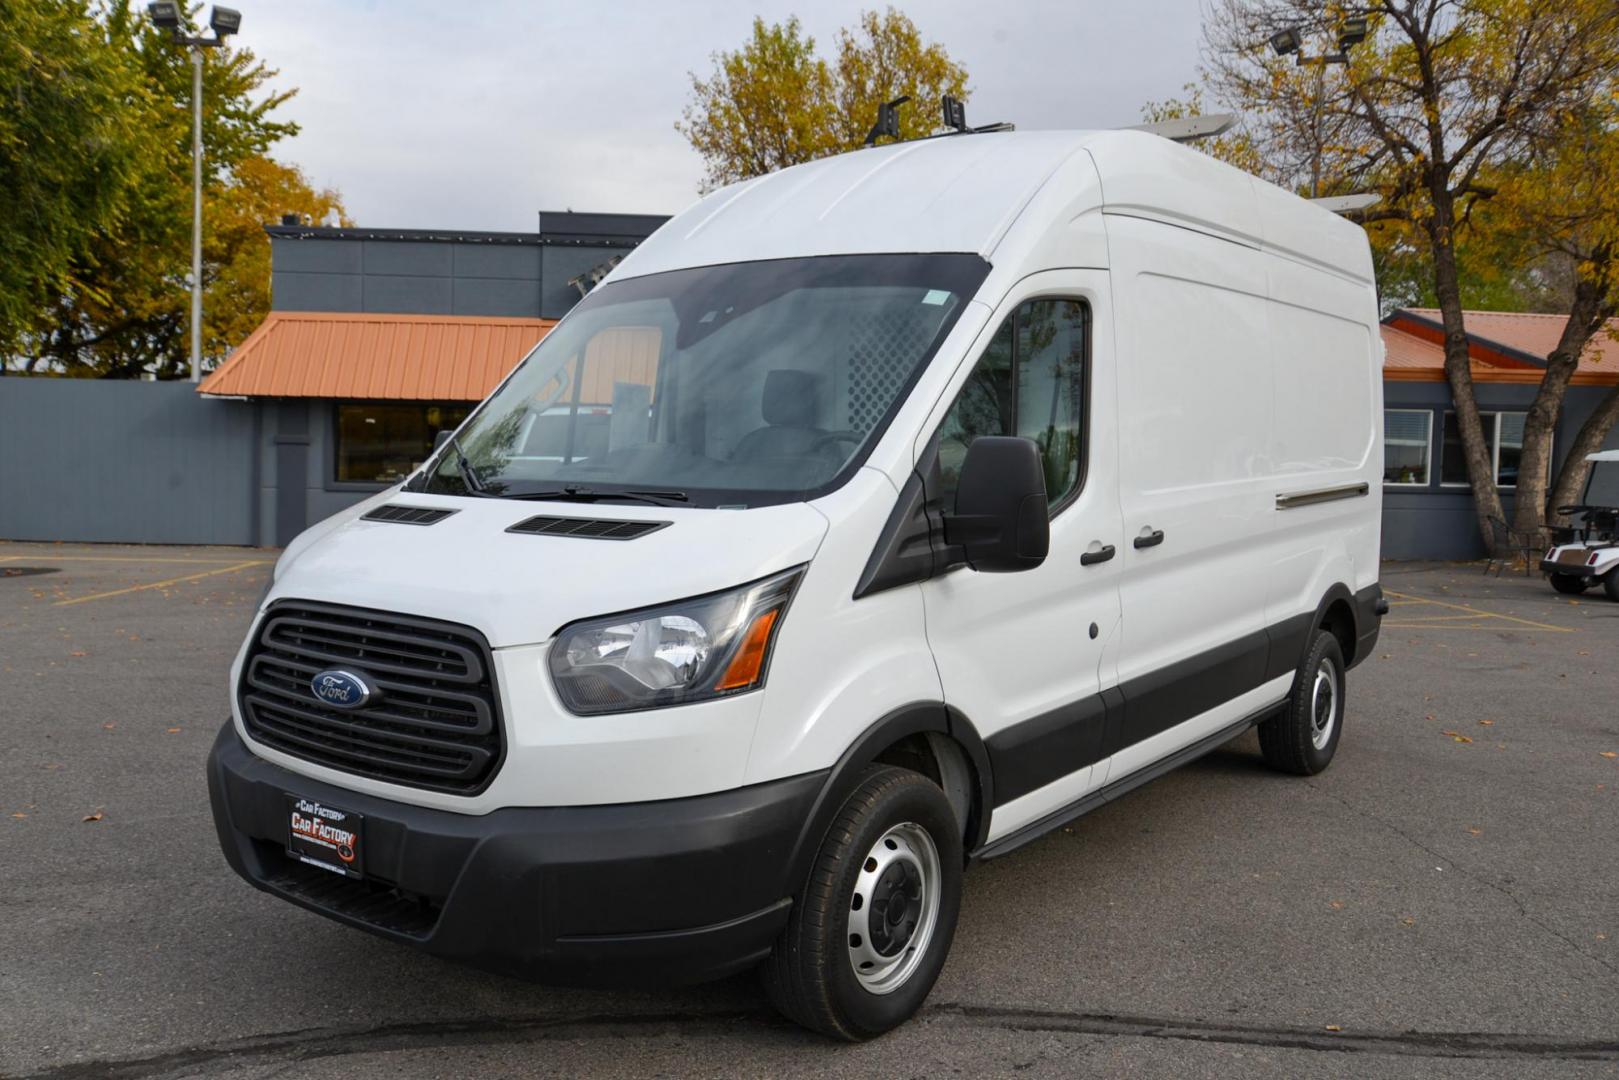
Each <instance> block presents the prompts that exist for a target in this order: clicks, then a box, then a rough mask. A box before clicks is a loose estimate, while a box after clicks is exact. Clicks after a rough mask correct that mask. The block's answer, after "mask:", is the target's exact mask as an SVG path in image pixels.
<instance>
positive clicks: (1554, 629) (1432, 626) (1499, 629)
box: [1383, 622, 1574, 634]
mask: <svg viewBox="0 0 1619 1080" xmlns="http://www.w3.org/2000/svg"><path fill="white" fill-rule="evenodd" d="M1383 628H1384V629H1385V630H1488V631H1490V632H1491V633H1494V634H1504V633H1506V632H1507V627H1504V626H1477V625H1466V624H1463V625H1457V624H1456V623H1423V622H1415V623H1412V622H1385V623H1384V624H1383ZM1511 630H1512V633H1514V634H1572V633H1573V632H1574V630H1573V629H1572V628H1571V627H1567V626H1521V627H1520V626H1514V627H1512V628H1511Z"/></svg>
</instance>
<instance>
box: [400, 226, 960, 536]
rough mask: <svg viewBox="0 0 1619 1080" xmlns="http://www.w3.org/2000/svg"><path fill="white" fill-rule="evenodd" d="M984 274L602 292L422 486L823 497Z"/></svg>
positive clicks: (717, 269)
mask: <svg viewBox="0 0 1619 1080" xmlns="http://www.w3.org/2000/svg"><path fill="white" fill-rule="evenodd" d="M988 272H989V264H988V263H987V262H985V261H984V260H983V259H981V258H979V257H978V256H976V255H956V254H944V255H839V256H820V257H815V258H803V259H781V260H770V261H761V262H751V263H733V264H728V265H723V266H709V267H699V268H695V269H688V270H675V271H670V272H667V273H662V274H652V275H648V276H646V277H639V278H630V279H627V280H625V281H621V282H614V283H610V284H607V285H604V286H602V287H601V288H599V289H597V290H595V291H594V292H592V293H591V294H590V295H589V296H588V297H586V298H585V299H584V300H583V301H581V302H580V304H579V305H578V307H576V308H575V309H574V310H573V311H572V312H571V313H569V315H568V317H567V318H566V319H565V320H563V322H562V323H561V324H559V325H558V326H557V327H556V329H554V330H553V331H551V333H550V334H549V335H547V336H546V337H545V339H544V340H542V341H541V342H540V344H539V345H538V346H536V347H535V349H534V351H533V352H531V353H530V354H529V355H528V357H527V358H526V359H525V360H524V361H523V362H522V364H520V365H519V366H518V368H517V370H516V372H515V373H513V375H512V376H511V378H510V379H508V380H507V381H506V382H505V384H503V385H502V386H501V387H500V388H499V389H498V390H496V391H495V393H494V394H493V395H492V396H491V397H490V398H489V400H487V401H486V402H484V404H483V405H482V406H480V407H479V409H478V410H477V411H476V412H475V413H474V414H473V416H472V417H471V418H470V419H469V420H468V421H467V423H466V425H465V426H464V427H462V428H461V430H460V431H459V432H458V434H457V436H456V440H455V445H454V446H446V447H445V448H444V449H443V451H442V452H441V453H440V455H439V456H438V458H437V459H436V460H435V461H434V462H433V464H432V465H431V466H430V467H429V469H428V472H427V475H426V479H425V485H426V487H427V489H428V490H434V491H445V492H450V493H454V494H482V495H495V496H505V497H509V498H524V497H528V498H557V499H565V498H581V499H590V500H592V501H595V500H613V499H615V498H622V499H627V500H633V499H636V498H645V497H646V496H648V495H649V494H650V495H652V496H653V497H655V498H659V499H663V500H667V501H672V502H678V503H680V504H682V505H685V504H690V505H694V506H757V505H762V504H768V503H780V502H791V501H798V500H802V499H807V498H813V497H815V496H817V495H820V494H824V493H825V492H826V491H829V490H831V489H832V488H834V487H836V486H837V485H838V484H840V483H842V482H843V481H844V480H845V479H846V478H847V476H848V475H849V474H850V473H852V472H853V471H854V470H855V469H856V468H858V467H859V465H860V463H861V462H862V461H864V459H865V457H866V455H867V454H868V453H869V452H870V449H871V447H872V445H873V444H875V442H876V441H877V439H878V438H879V437H880V436H881V434H882V432H883V429H884V428H885V427H886V426H887V424H888V422H889V420H890V418H891V417H892V415H893V413H894V412H895V410H897V409H898V407H899V405H900V403H901V401H902V400H903V399H904V396H905V394H906V393H907V392H908V391H909V390H910V388H911V386H912V385H913V384H914V382H915V380H916V378H917V377H918V375H919V374H920V373H921V371H922V369H923V367H924V366H925V365H926V364H927V362H928V360H929V359H930V358H931V357H932V356H933V353H934V351H935V350H936V349H937V348H938V347H939V343H940V342H941V341H942V340H943V339H944V337H945V335H946V334H947V333H948V332H949V330H950V328H951V326H953V325H954V324H955V321H956V319H957V317H958V316H959V315H960V314H961V310H962V308H963V307H964V306H965V304H966V303H967V301H968V300H969V299H970V298H971V297H972V295H973V293H974V292H976V291H977V289H978V286H979V285H980V284H981V283H982V282H983V280H984V276H985V275H986V274H987V273H988ZM457 447H459V453H458V452H457ZM463 458H464V461H463Z"/></svg>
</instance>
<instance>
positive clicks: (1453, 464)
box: [1439, 412, 1526, 488]
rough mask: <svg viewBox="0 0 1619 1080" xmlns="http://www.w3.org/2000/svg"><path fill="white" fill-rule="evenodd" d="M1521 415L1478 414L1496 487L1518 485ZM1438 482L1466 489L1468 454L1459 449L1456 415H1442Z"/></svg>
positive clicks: (1448, 413)
mask: <svg viewBox="0 0 1619 1080" xmlns="http://www.w3.org/2000/svg"><path fill="white" fill-rule="evenodd" d="M1525 415H1526V414H1524V413H1521V412H1500V413H1493V412H1481V413H1479V414H1478V418H1479V422H1480V423H1482V424H1483V425H1484V441H1485V443H1486V444H1487V446H1488V448H1489V454H1490V461H1491V462H1492V463H1493V466H1494V469H1495V484H1496V486H1497V487H1504V488H1510V487H1517V486H1518V459H1519V458H1520V457H1522V456H1523V423H1524V416H1525ZM1439 482H1440V483H1441V484H1444V485H1446V486H1448V487H1466V486H1467V455H1466V454H1465V453H1464V452H1463V450H1462V430H1461V426H1460V425H1459V424H1458V423H1457V422H1456V414H1455V413H1453V412H1447V413H1446V414H1445V437H1444V448H1443V450H1442V451H1441V453H1440V457H1439Z"/></svg>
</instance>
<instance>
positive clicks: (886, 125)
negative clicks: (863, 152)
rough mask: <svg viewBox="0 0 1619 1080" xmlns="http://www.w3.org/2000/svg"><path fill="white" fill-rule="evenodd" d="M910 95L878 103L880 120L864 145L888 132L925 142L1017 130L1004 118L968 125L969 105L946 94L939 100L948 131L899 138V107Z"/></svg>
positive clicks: (900, 140)
mask: <svg viewBox="0 0 1619 1080" xmlns="http://www.w3.org/2000/svg"><path fill="white" fill-rule="evenodd" d="M910 100H911V98H910V95H908V94H906V95H902V96H900V97H897V98H895V99H894V100H893V101H887V102H884V103H883V104H881V105H879V106H877V122H876V123H875V124H873V125H872V126H871V130H870V131H868V132H867V133H866V141H865V142H864V143H863V144H862V145H864V146H875V145H876V144H877V140H878V139H879V138H881V137H882V136H884V135H887V136H888V137H889V138H890V139H893V140H894V141H895V142H922V141H923V140H925V139H947V138H949V137H950V136H952V135H984V134H988V133H989V132H992V131H1016V130H1017V125H1016V124H1012V123H1008V122H1006V121H1004V120H1003V121H1001V122H999V123H995V124H983V125H981V126H979V127H968V126H967V105H966V102H964V101H962V100H961V99H959V98H954V97H951V96H950V95H949V94H945V95H944V96H943V97H941V98H940V99H939V111H940V113H941V115H942V117H943V119H944V126H945V127H946V128H947V129H948V130H946V131H939V132H935V133H934V134H932V135H922V136H920V137H918V138H915V139H901V138H900V137H899V107H900V106H901V105H903V104H905V103H906V102H907V101H910Z"/></svg>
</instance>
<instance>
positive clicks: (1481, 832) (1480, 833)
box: [1467, 825, 1484, 836]
mask: <svg viewBox="0 0 1619 1080" xmlns="http://www.w3.org/2000/svg"><path fill="white" fill-rule="evenodd" d="M1467 831H1468V832H1469V833H1471V834H1473V835H1474V836H1483V835H1484V830H1483V829H1481V828H1479V827H1478V826H1476V825H1475V826H1474V827H1472V828H1471V829H1468V830H1467Z"/></svg>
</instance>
